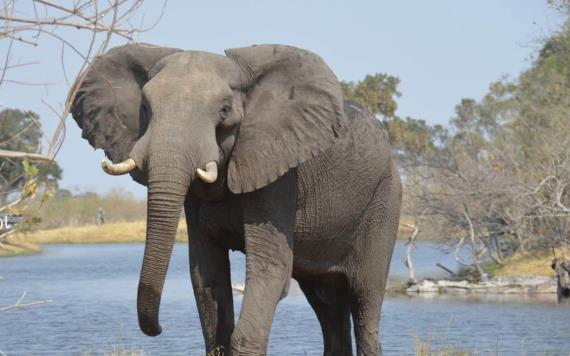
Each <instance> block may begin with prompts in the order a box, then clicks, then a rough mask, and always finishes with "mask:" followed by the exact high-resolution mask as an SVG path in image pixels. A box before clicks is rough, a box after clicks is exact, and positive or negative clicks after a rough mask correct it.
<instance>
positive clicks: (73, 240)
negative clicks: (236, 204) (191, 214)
mask: <svg viewBox="0 0 570 356" xmlns="http://www.w3.org/2000/svg"><path fill="white" fill-rule="evenodd" d="M145 234H146V222H145V221H135V222H122V223H113V224H104V225H85V226H76V227H63V228H59V229H49V230H39V231H32V232H20V233H16V234H14V235H12V236H9V237H8V238H7V239H6V243H3V244H0V257H10V256H21V255H30V254H35V253H39V252H41V245H43V244H98V243H143V242H144V241H145ZM176 241H177V242H184V241H188V233H187V229H186V221H184V220H180V223H179V225H178V232H177V234H176Z"/></svg>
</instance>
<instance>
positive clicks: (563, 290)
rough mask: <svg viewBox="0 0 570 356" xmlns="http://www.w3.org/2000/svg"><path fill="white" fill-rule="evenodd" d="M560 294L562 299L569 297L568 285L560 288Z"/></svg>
mask: <svg viewBox="0 0 570 356" xmlns="http://www.w3.org/2000/svg"><path fill="white" fill-rule="evenodd" d="M560 296H561V297H562V298H564V299H570V287H563V288H560Z"/></svg>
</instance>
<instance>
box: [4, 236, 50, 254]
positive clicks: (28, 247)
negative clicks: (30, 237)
mask: <svg viewBox="0 0 570 356" xmlns="http://www.w3.org/2000/svg"><path fill="white" fill-rule="evenodd" d="M41 250H42V249H41V247H40V246H38V245H35V244H31V243H28V242H25V241H20V240H18V239H17V238H15V237H10V238H8V241H7V242H5V243H0V257H13V256H24V255H33V254H35V253H39V252H40V251H41Z"/></svg>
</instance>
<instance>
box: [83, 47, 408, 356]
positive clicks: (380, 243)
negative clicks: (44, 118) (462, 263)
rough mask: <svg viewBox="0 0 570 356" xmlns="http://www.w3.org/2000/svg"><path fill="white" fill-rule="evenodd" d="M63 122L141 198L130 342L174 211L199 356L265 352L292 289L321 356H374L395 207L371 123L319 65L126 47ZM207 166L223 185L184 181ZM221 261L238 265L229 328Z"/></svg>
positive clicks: (152, 310)
mask: <svg viewBox="0 0 570 356" xmlns="http://www.w3.org/2000/svg"><path fill="white" fill-rule="evenodd" d="M78 85H79V91H78V95H77V97H76V98H75V100H74V106H73V117H74V118H75V120H76V121H77V123H78V124H79V126H80V127H81V128H82V129H83V137H84V138H86V139H88V140H89V142H90V143H91V145H92V146H94V147H96V148H103V149H104V150H105V152H106V154H107V156H108V157H109V158H110V159H111V160H112V161H113V162H115V163H117V162H120V161H123V160H125V159H127V158H128V157H131V158H133V159H134V160H135V162H136V165H137V168H136V169H135V171H133V172H131V175H132V176H133V178H134V179H135V180H137V181H138V182H140V183H142V184H145V185H147V186H148V212H147V214H148V215H147V236H146V247H145V253H144V260H143V265H142V270H141V276H140V283H139V290H138V316H139V324H140V328H141V329H142V331H143V332H144V333H145V334H147V335H150V336H155V335H158V334H160V333H161V327H160V325H159V320H158V319H159V317H158V314H159V304H160V297H161V293H162V288H163V283H164V279H165V275H166V271H167V267H168V263H169V259H170V255H171V252H172V247H173V243H174V238H175V233H176V228H177V224H178V220H179V216H180V213H181V209H182V207H184V210H185V212H186V221H187V224H188V227H189V229H188V230H189V244H190V273H191V278H192V284H193V287H194V294H195V297H196V301H197V305H198V311H199V315H200V321H201V323H202V330H203V334H204V339H205V344H206V351H210V350H212V349H214V348H215V347H217V346H223V347H224V349H225V350H226V353H228V354H232V355H264V354H265V353H266V350H267V339H268V335H269V330H270V327H271V323H272V319H273V314H274V311H275V307H276V305H277V303H278V302H279V300H280V299H282V298H283V297H284V296H285V295H286V294H287V291H288V287H289V281H290V277H293V278H295V279H296V280H297V281H298V282H299V284H300V286H301V289H302V290H303V292H304V294H305V295H306V297H307V299H308V301H309V303H310V304H311V306H312V307H313V309H314V311H315V313H316V314H317V317H318V319H319V322H320V324H321V328H322V332H323V338H324V354H326V355H351V354H352V348H351V323H350V319H351V316H352V319H353V323H354V324H353V325H354V329H355V330H354V332H355V339H356V344H357V345H356V348H357V351H358V355H377V354H378V353H379V345H378V328H379V319H380V308H381V305H382V300H383V296H384V289H385V285H386V278H387V274H388V267H389V264H390V259H391V256H392V250H393V247H394V241H395V238H396V230H397V226H398V222H399V214H400V204H401V184H400V179H399V175H398V171H397V168H396V167H395V165H394V163H393V160H392V157H391V150H390V147H389V144H388V140H387V137H386V133H385V132H384V130H383V129H382V127H381V124H380V122H378V121H377V120H375V119H374V118H372V117H371V116H370V115H369V114H367V113H366V112H364V111H363V110H361V109H359V108H357V107H355V106H354V105H350V104H346V103H343V101H342V94H341V91H340V87H339V85H338V82H337V79H336V77H335V76H334V74H333V73H332V72H331V71H330V69H329V68H328V67H327V66H326V64H325V63H324V62H323V61H322V60H321V59H320V58H319V57H318V56H317V55H315V54H313V53H310V52H308V51H305V50H301V49H298V48H294V47H287V46H279V45H262V46H253V47H247V48H239V49H233V50H227V51H226V56H221V55H216V54H211V53H204V52H195V51H189V52H182V51H179V50H175V49H168V48H160V47H154V46H151V45H143V44H130V45H126V46H123V47H117V48H114V49H112V50H111V51H109V52H108V53H107V54H105V55H103V56H101V57H99V58H98V59H97V60H96V61H95V63H94V65H93V67H92V69H90V71H89V72H88V73H87V75H86V77H85V80H83V82H82V83H78ZM210 161H216V162H217V163H218V166H219V176H218V179H217V181H216V182H214V183H211V184H209V183H205V182H203V181H202V180H200V179H199V178H198V177H197V176H196V177H195V172H196V169H197V168H202V169H204V165H205V164H206V163H207V162H210ZM229 249H235V250H240V251H243V252H245V254H246V283H245V291H244V296H243V303H242V308H241V312H240V318H239V320H238V322H237V324H235V325H234V310H233V299H232V289H231V285H230V268H229V260H228V251H229Z"/></svg>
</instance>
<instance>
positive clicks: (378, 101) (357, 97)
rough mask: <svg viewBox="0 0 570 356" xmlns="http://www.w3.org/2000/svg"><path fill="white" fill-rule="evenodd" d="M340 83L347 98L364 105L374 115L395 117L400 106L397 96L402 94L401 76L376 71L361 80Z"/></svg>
mask: <svg viewBox="0 0 570 356" xmlns="http://www.w3.org/2000/svg"><path fill="white" fill-rule="evenodd" d="M340 84H341V89H342V94H343V95H344V99H345V100H351V101H354V102H356V103H358V104H360V105H362V106H363V107H365V108H366V109H367V110H368V111H370V113H372V114H373V115H380V116H381V117H383V118H392V117H394V115H395V113H396V109H397V108H398V104H397V103H396V98H398V97H400V96H401V93H400V92H399V91H398V84H400V79H399V78H397V77H394V76H391V75H388V74H385V73H376V74H374V75H366V77H364V79H363V80H361V81H359V82H345V81H342V82H341V83H340Z"/></svg>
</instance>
